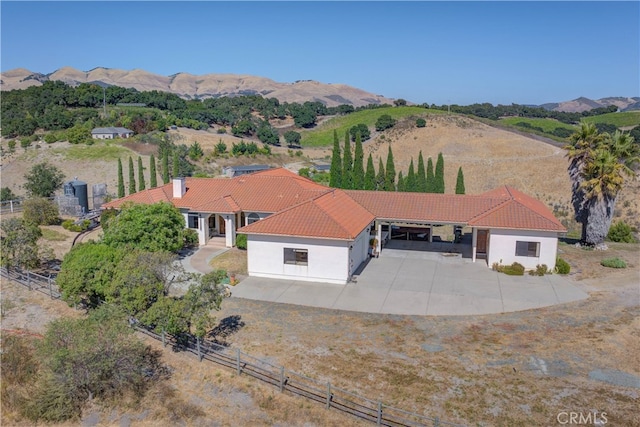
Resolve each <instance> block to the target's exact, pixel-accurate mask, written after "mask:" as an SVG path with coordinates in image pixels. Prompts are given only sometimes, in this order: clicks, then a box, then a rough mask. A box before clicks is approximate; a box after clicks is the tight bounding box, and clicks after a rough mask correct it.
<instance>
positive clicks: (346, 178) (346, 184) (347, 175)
mask: <svg viewBox="0 0 640 427" xmlns="http://www.w3.org/2000/svg"><path fill="white" fill-rule="evenodd" d="M341 188H345V189H347V190H351V189H352V188H353V157H352V155H351V141H350V140H349V132H345V134H344V156H343V158H342V187H341Z"/></svg>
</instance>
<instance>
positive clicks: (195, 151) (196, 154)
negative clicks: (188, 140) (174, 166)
mask: <svg viewBox="0 0 640 427" xmlns="http://www.w3.org/2000/svg"><path fill="white" fill-rule="evenodd" d="M202 156H204V151H202V147H201V146H200V144H198V141H193V144H191V145H190V146H189V158H190V159H191V160H193V161H198V160H200V159H201V158H202Z"/></svg>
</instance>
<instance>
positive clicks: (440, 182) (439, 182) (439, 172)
mask: <svg viewBox="0 0 640 427" xmlns="http://www.w3.org/2000/svg"><path fill="white" fill-rule="evenodd" d="M434 180H435V181H434V188H435V191H434V192H435V193H444V158H443V157H442V153H438V160H437V161H436V172H435V178H434Z"/></svg>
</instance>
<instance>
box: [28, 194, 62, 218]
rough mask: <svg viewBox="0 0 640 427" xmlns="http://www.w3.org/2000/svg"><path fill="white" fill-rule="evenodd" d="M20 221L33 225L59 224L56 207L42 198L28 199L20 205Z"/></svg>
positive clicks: (58, 213)
mask: <svg viewBox="0 0 640 427" xmlns="http://www.w3.org/2000/svg"><path fill="white" fill-rule="evenodd" d="M22 207H23V211H22V219H24V220H25V221H26V222H29V223H31V224H33V225H56V224H60V212H59V210H58V205H57V204H56V203H54V202H53V201H51V200H49V199H45V198H44V197H30V198H28V199H27V200H25V201H24V202H23V203H22Z"/></svg>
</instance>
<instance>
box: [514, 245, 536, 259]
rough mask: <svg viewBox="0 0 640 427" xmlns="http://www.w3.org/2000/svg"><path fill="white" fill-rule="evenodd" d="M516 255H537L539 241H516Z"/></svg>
mask: <svg viewBox="0 0 640 427" xmlns="http://www.w3.org/2000/svg"><path fill="white" fill-rule="evenodd" d="M516 256H528V257H539V256H540V242H519V241H518V242H516Z"/></svg>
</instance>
